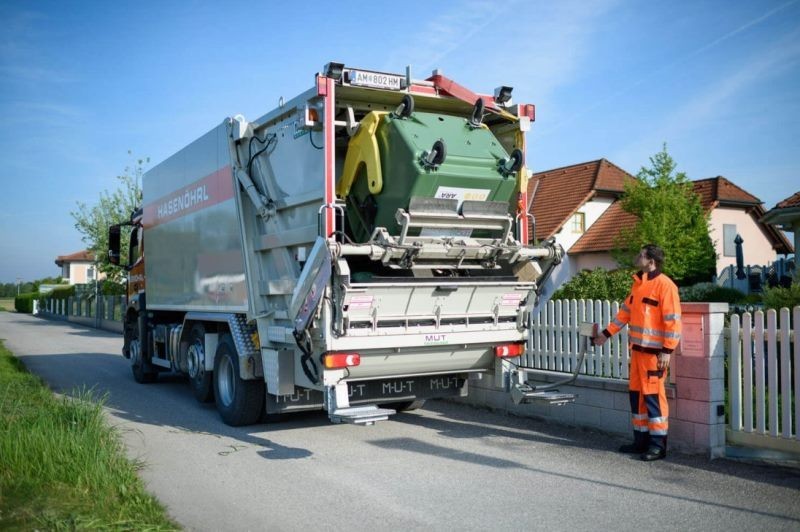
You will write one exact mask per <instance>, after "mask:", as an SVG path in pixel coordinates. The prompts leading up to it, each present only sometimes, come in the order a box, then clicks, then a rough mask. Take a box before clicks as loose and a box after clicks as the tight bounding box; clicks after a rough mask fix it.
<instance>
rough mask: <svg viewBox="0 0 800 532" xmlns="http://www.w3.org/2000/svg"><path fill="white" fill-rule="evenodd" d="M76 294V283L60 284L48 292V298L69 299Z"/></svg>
mask: <svg viewBox="0 0 800 532" xmlns="http://www.w3.org/2000/svg"><path fill="white" fill-rule="evenodd" d="M74 295H75V285H69V286H59V287H58V288H54V289H53V291H52V292H50V293H49V294H47V298H48V299H67V298H69V297H73V296H74Z"/></svg>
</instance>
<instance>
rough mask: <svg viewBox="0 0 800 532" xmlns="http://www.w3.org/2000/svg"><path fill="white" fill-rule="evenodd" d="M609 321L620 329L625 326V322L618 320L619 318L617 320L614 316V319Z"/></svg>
mask: <svg viewBox="0 0 800 532" xmlns="http://www.w3.org/2000/svg"><path fill="white" fill-rule="evenodd" d="M611 323H612V324H613V325H616V326H617V327H619V328H620V329H622V328H623V327H625V324H624V323H623V322H621V321H619V320H618V319H616V318H614V321H612V322H611Z"/></svg>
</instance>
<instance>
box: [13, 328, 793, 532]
mask: <svg viewBox="0 0 800 532" xmlns="http://www.w3.org/2000/svg"><path fill="white" fill-rule="evenodd" d="M0 338H1V339H3V341H4V342H5V345H6V346H7V347H8V348H9V349H11V350H12V351H13V352H14V353H16V354H17V355H18V356H19V357H20V358H22V360H23V361H24V362H25V364H26V366H27V367H28V368H29V369H30V370H31V371H33V372H34V373H37V374H39V375H40V376H42V377H43V378H44V379H45V380H46V381H47V382H48V383H49V384H50V385H51V387H52V388H53V389H54V390H56V391H58V392H63V393H71V391H72V390H74V389H75V388H76V387H88V388H94V389H95V390H96V391H97V392H99V393H107V394H108V397H107V405H108V412H109V418H110V420H111V422H112V423H113V424H114V425H116V426H118V427H119V428H120V430H121V431H122V433H123V437H124V440H125V443H126V445H127V448H128V452H129V455H130V456H131V457H132V458H135V459H139V460H142V461H143V462H144V463H145V468H144V469H143V471H142V476H143V478H144V480H145V482H146V484H147V486H148V489H150V490H151V491H152V492H153V493H154V494H155V495H156V496H157V497H158V498H159V499H160V500H161V501H162V502H163V503H164V504H165V505H166V506H167V507H168V509H169V512H170V514H171V515H172V516H173V517H174V518H175V519H176V520H177V521H178V522H179V523H181V524H182V525H183V526H184V527H185V528H186V529H189V530H226V531H234V530H300V529H309V528H314V529H319V530H405V529H409V530H423V529H424V530H451V529H459V530H486V529H498V530H540V529H549V530H570V531H574V530H607V529H614V530H636V531H640V530H642V529H650V530H670V531H673V530H705V531H707V530H733V529H737V530H741V529H743V530H794V531H796V530H800V472H799V471H798V470H793V469H786V468H781V467H776V466H763V465H752V464H745V463H740V462H733V461H729V460H716V461H711V462H710V461H708V460H706V459H705V458H702V457H697V456H685V455H680V454H671V455H670V456H669V457H668V459H667V460H664V461H661V462H654V463H643V462H640V461H638V460H636V459H634V458H633V457H630V456H625V455H619V454H617V453H615V452H614V450H615V449H616V447H617V446H618V445H619V444H620V443H622V442H621V441H620V440H619V439H616V438H614V437H611V436H608V435H605V434H602V433H599V432H595V431H585V430H580V429H573V428H565V427H560V426H555V425H552V424H547V423H544V422H539V421H535V420H530V419H521V418H515V417H509V416H505V415H499V414H495V413H492V412H489V411H484V410H478V409H474V408H471V407H468V406H464V405H459V404H454V403H449V402H443V401H433V402H429V403H428V404H427V405H426V407H425V408H424V409H422V410H419V411H416V412H411V413H406V414H401V415H398V416H395V417H394V418H393V419H391V420H389V421H385V422H382V423H378V424H376V425H375V426H372V427H360V426H351V425H332V424H331V423H329V422H328V419H327V417H326V415H325V414H324V413H321V412H320V413H311V414H301V415H295V416H293V417H289V418H288V420H286V421H284V422H281V423H276V424H262V425H255V426H252V427H245V428H232V427H228V426H226V425H224V424H223V423H222V421H221V420H220V418H219V416H218V415H217V413H216V410H215V409H214V406H213V405H200V404H198V403H197V402H196V401H195V400H194V398H193V396H192V393H191V391H190V389H189V387H188V385H187V384H186V383H185V382H184V381H182V380H181V379H180V378H178V377H166V378H161V379H160V380H159V382H158V383H156V384H152V385H139V384H136V383H135V382H134V381H133V378H132V376H131V373H130V369H129V367H128V362H127V360H125V359H124V358H122V356H121V355H119V352H120V347H121V345H122V340H121V338H120V337H119V336H118V335H115V334H111V333H105V332H98V331H94V330H90V329H85V328H83V327H78V326H74V325H72V324H68V323H64V322H54V321H46V320H43V319H39V318H34V317H31V316H25V315H18V314H16V313H10V312H0ZM0 459H2V457H0Z"/></svg>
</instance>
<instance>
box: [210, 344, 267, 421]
mask: <svg viewBox="0 0 800 532" xmlns="http://www.w3.org/2000/svg"><path fill="white" fill-rule="evenodd" d="M240 375H241V374H240V373H239V355H238V353H237V352H236V347H235V346H234V345H233V339H232V338H231V336H230V335H229V334H226V335H224V336H222V337H221V338H220V342H219V345H218V346H217V354H216V356H215V357H214V375H213V380H214V396H215V397H216V399H217V410H218V411H219V414H220V416H221V417H222V421H224V422H225V423H226V424H227V425H231V426H233V427H239V426H242V425H252V424H253V423H255V422H257V421H258V418H259V416H260V415H261V409H262V408H263V407H264V381H261V380H243V379H242V378H241V377H240Z"/></svg>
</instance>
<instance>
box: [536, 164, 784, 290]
mask: <svg viewBox="0 0 800 532" xmlns="http://www.w3.org/2000/svg"><path fill="white" fill-rule="evenodd" d="M633 179H636V178H635V177H634V176H632V175H631V174H629V173H628V172H626V171H625V170H623V169H621V168H620V167H618V166H616V165H615V164H613V163H611V162H609V161H607V160H606V159H600V160H597V161H590V162H587V163H580V164H575V165H572V166H566V167H563V168H556V169H553V170H547V171H544V172H539V173H536V174H534V175H533V176H532V178H531V180H530V181H529V184H528V197H529V206H530V209H529V211H530V212H531V214H532V215H533V217H534V220H535V224H534V223H532V224H531V234H534V235H535V238H536V239H537V240H543V239H547V238H555V239H556V241H557V242H558V243H560V244H561V245H562V246H563V247H564V250H565V251H566V252H567V257H568V261H567V262H568V264H569V270H570V274H569V277H571V276H572V275H575V274H576V273H577V272H579V271H581V270H587V269H588V270H591V269H594V268H597V267H602V268H605V269H607V270H613V269H615V268H617V267H618V266H617V263H616V261H615V260H614V259H613V257H612V256H611V250H612V249H613V248H614V239H615V238H616V236H617V235H618V234H619V230H620V229H621V228H623V227H630V226H632V225H634V224H635V223H636V217H635V216H633V215H632V214H629V213H627V212H625V211H624V210H622V205H621V203H620V202H619V201H618V200H619V198H620V197H621V196H622V193H623V192H624V185H625V183H626V182H629V181H630V180H633ZM693 185H694V190H695V192H697V193H698V194H699V196H700V200H701V203H702V204H703V207H704V208H705V210H706V211H707V212H710V213H711V215H710V222H709V226H710V233H711V239H712V240H713V241H714V245H715V249H716V252H717V255H718V258H717V271H721V270H722V269H723V268H725V267H726V266H729V265H731V264H735V262H736V246H735V244H734V239H735V238H736V235H740V236H741V237H742V239H743V240H744V244H743V251H744V262H745V264H766V263H769V262H772V261H774V260H775V257H776V255H778V254H781V255H785V254H787V253H792V252H793V248H792V245H791V244H790V243H789V241H788V240H787V239H786V237H785V236H784V235H783V233H781V232H780V231H779V230H777V229H776V228H775V227H773V226H771V225H769V224H766V223H763V222H762V221H761V218H762V217H763V216H764V214H765V211H764V207H763V206H762V204H761V201H760V200H759V199H758V198H757V197H755V196H753V195H752V194H750V193H749V192H747V191H745V190H743V189H742V188H740V187H738V186H736V185H734V184H733V183H731V182H730V181H729V180H727V179H726V178H724V177H722V176H718V177H713V178H709V179H701V180H698V181H694V182H693Z"/></svg>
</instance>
